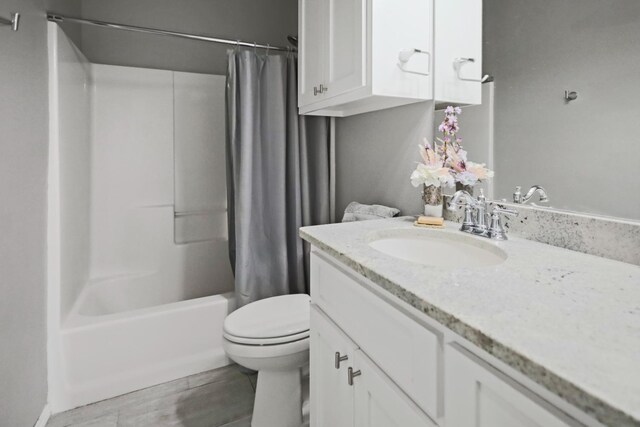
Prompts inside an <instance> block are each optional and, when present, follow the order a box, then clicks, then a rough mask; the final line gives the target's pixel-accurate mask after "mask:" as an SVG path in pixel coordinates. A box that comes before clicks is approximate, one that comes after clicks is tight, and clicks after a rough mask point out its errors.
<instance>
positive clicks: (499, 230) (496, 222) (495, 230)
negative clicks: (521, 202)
mask: <svg viewBox="0 0 640 427" xmlns="http://www.w3.org/2000/svg"><path fill="white" fill-rule="evenodd" d="M500 215H507V216H518V215H519V214H518V211H516V210H513V209H505V208H501V207H499V206H496V207H494V208H493V211H492V212H491V224H490V225H489V238H490V239H494V240H507V232H506V231H505V230H504V227H502V218H501V216H500Z"/></svg>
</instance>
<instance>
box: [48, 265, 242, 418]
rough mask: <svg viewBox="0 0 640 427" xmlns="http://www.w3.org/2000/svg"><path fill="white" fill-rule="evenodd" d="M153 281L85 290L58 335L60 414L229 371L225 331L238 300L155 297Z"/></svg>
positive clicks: (106, 282) (138, 279)
mask: <svg viewBox="0 0 640 427" xmlns="http://www.w3.org/2000/svg"><path fill="white" fill-rule="evenodd" d="M154 280H155V281H156V282H157V281H158V280H159V279H158V276H157V275H155V274H150V273H149V274H147V273H142V274H136V275H127V276H121V277H115V278H108V279H103V280H96V281H93V282H91V283H89V284H88V285H87V286H85V287H84V289H83V291H82V293H81V294H80V296H79V298H78V300H77V301H76V304H75V305H74V307H73V309H72V310H71V312H70V314H69V315H68V317H67V318H66V319H65V322H64V323H63V327H62V329H61V331H60V332H61V348H60V351H61V353H62V354H61V357H60V359H61V361H62V370H63V376H62V380H63V383H64V384H63V393H62V395H63V396H64V397H63V399H62V402H61V406H62V407H64V408H65V409H69V408H74V407H78V406H82V405H86V404H89V403H92V402H97V401H99V400H103V399H108V398H111V397H114V396H118V395H121V394H125V393H128V392H131V391H134V390H139V389H142V388H145V387H149V386H152V385H156V384H160V383H163V382H166V381H171V380H174V379H178V378H181V377H184V376H187V375H192V374H196V373H198V372H202V371H206V370H210V369H215V368H219V367H222V366H226V365H228V364H229V363H230V361H229V359H228V358H227V357H226V355H225V353H224V350H223V348H222V325H223V321H224V318H225V316H226V315H227V314H228V313H229V312H231V311H232V310H233V309H234V308H235V304H234V297H233V294H232V293H231V292H228V293H223V294H219V295H210V296H199V297H198V295H195V296H194V295H181V294H179V293H176V294H174V295H171V294H167V293H166V292H165V293H164V294H161V295H157V294H156V293H154V292H152V289H151V286H152V285H153V281H154ZM156 285H157V283H156ZM162 288H163V289H167V288H170V287H168V286H162Z"/></svg>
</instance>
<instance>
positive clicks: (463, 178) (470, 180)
mask: <svg viewBox="0 0 640 427" xmlns="http://www.w3.org/2000/svg"><path fill="white" fill-rule="evenodd" d="M456 179H457V180H458V182H459V183H460V184H462V185H475V184H476V182H478V177H476V176H475V174H474V173H473V172H469V171H462V172H458V173H457V174H456Z"/></svg>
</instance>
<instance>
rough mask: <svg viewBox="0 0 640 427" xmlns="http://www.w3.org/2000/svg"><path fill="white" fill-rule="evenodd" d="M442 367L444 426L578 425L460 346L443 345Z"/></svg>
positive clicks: (549, 426) (517, 426)
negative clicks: (444, 351)
mask: <svg viewBox="0 0 640 427" xmlns="http://www.w3.org/2000/svg"><path fill="white" fill-rule="evenodd" d="M445 364H446V381H445V392H446V397H445V402H446V408H445V411H446V414H447V425H450V426H468V427H482V426H508V427H530V426H544V427H569V426H578V425H580V424H578V423H577V422H576V421H575V420H573V419H571V418H569V417H568V416H567V415H565V414H563V413H562V412H561V411H560V410H558V409H557V408H555V407H553V406H551V405H550V404H549V403H547V402H546V401H544V400H543V399H541V398H540V397H538V396H537V395H535V394H534V393H532V392H531V391H529V390H527V389H526V388H525V387H523V386H521V385H520V384H518V383H517V382H515V381H514V380H512V379H511V378H509V377H508V376H506V375H504V374H503V373H502V372H500V371H498V370H497V369H495V368H493V367H492V366H491V365H489V364H488V363H486V362H485V361H483V360H482V359H480V358H478V357H477V356H475V355H474V354H473V353H471V352H469V351H468V350H466V349H464V348H463V347H461V346H460V345H457V344H455V343H453V344H451V345H449V346H447V348H446V363H445Z"/></svg>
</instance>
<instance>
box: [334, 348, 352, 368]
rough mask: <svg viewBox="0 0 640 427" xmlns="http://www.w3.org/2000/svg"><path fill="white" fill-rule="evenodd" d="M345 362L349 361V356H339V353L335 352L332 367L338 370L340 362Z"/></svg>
mask: <svg viewBox="0 0 640 427" xmlns="http://www.w3.org/2000/svg"><path fill="white" fill-rule="evenodd" d="M345 360H349V356H340V352H339V351H336V355H335V359H334V365H335V367H336V369H340V362H344V361H345Z"/></svg>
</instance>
